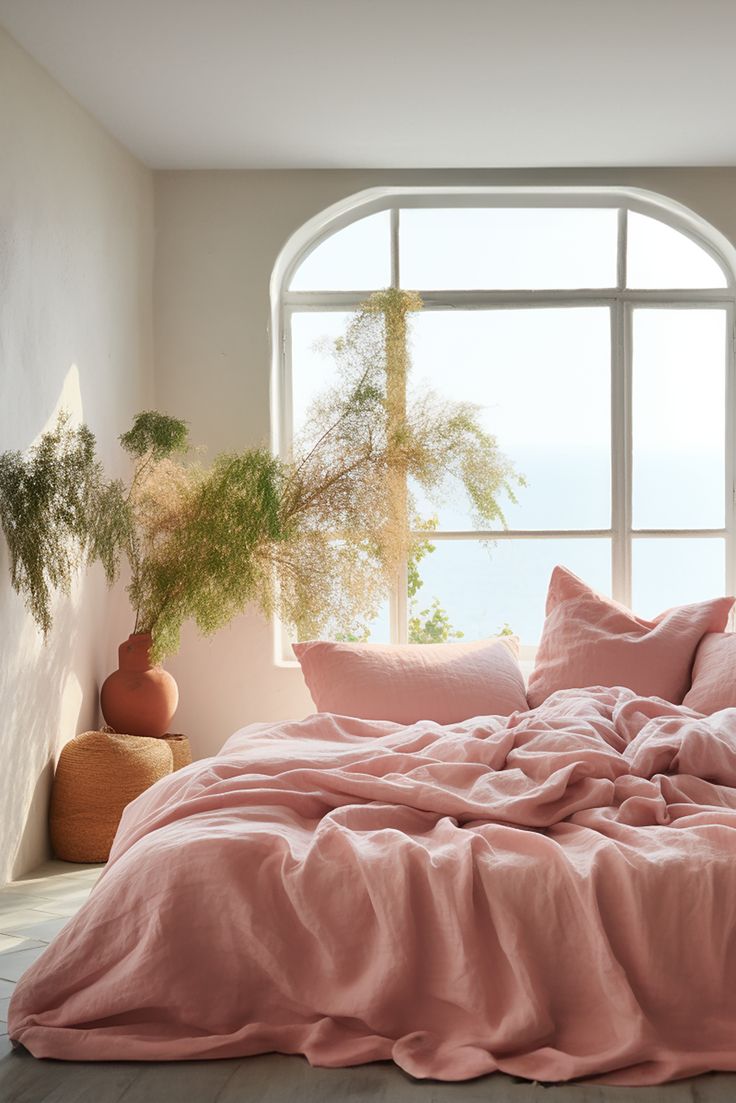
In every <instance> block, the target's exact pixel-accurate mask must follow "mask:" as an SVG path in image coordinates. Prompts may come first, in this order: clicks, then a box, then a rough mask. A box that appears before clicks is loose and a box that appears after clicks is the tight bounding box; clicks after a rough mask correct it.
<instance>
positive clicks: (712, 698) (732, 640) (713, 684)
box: [682, 632, 736, 713]
mask: <svg viewBox="0 0 736 1103" xmlns="http://www.w3.org/2000/svg"><path fill="white" fill-rule="evenodd" d="M682 703H683V705H687V707H688V708H691V709H695V711H696V712H703V713H711V712H720V710H721V709H735V708H736V633H733V632H709V633H708V635H707V636H704V637H703V639H702V640H701V642H700V647H699V648H698V650H697V651H696V653H695V665H694V667H693V684H692V686H691V687H690V691H689V693H688V694H687V696H686V697H685V700H684V701H683V702H682Z"/></svg>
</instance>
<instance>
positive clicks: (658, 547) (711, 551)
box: [632, 537, 726, 618]
mask: <svg viewBox="0 0 736 1103" xmlns="http://www.w3.org/2000/svg"><path fill="white" fill-rule="evenodd" d="M632 572H633V574H632V604H633V608H634V611H635V612H636V613H637V614H638V615H639V616H641V617H647V618H652V617H656V616H658V615H659V614H660V613H663V612H664V611H665V609H671V608H672V606H673V605H689V604H690V602H693V601H704V600H706V599H707V598H712V597H721V596H722V595H723V594H725V593H726V544H725V541H724V540H722V539H720V538H719V537H713V538H711V539H707V538H705V537H676V538H674V539H668V538H665V537H660V538H659V539H654V538H651V537H650V538H648V539H647V538H646V537H640V538H635V539H634V541H633V548H632Z"/></svg>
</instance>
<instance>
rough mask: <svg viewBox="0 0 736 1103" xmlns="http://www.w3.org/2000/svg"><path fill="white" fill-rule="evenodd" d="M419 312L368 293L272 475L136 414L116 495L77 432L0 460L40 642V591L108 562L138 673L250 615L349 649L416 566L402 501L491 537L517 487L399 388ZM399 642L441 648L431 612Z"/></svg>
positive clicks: (469, 410) (61, 428)
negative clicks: (275, 616) (138, 653)
mask: <svg viewBox="0 0 736 1103" xmlns="http://www.w3.org/2000/svg"><path fill="white" fill-rule="evenodd" d="M420 307H421V300H420V299H419V298H418V296H416V295H413V294H409V293H407V292H402V291H395V290H388V291H382V292H378V293H377V294H376V295H373V296H371V298H370V300H369V301H368V302H367V303H366V304H365V305H364V307H363V308H362V309H361V310H360V311H359V312H358V313H357V314H356V315H355V316H354V318H353V319H352V320H351V322H350V323H349V325H348V327H347V330H346V332H345V335H344V336H343V337H341V338H340V339H339V340H338V341H336V342H334V344H333V345H332V346H331V348H330V349H329V350H328V351H329V353H330V355H332V356H333V357H334V360H335V366H336V372H337V381H336V383H335V385H334V386H333V387H331V388H329V389H327V390H326V391H325V392H324V393H323V394H322V395H321V396H320V397H319V398H318V399H317V401H316V402H315V403H314V404H313V406H312V408H311V410H310V411H309V415H308V417H307V422H306V425H305V428H304V431H303V433H302V435H301V436H300V438H299V439H298V440H297V441H296V442H295V447H294V453H293V456H292V457H291V459H290V460H289V461H284V460H281V459H278V458H276V457H274V456H272V455H271V454H270V452H269V451H267V450H266V449H264V448H252V449H248V450H246V451H244V452H241V453H233V454H226V455H221V456H218V457H217V458H216V459H215V460H214V462H213V463H212V465H211V466H210V467H205V466H203V465H202V464H201V463H200V462H198V461H196V460H193V459H192V457H191V456H189V455H188V454H187V453H188V448H189V439H188V429H187V426H186V424H185V423H184V422H182V421H180V420H178V419H176V418H172V417H168V416H166V415H164V414H159V413H157V412H155V411H150V410H149V411H145V412H144V413H141V414H139V415H138V416H137V417H136V419H135V421H134V423H133V425H132V427H131V429H130V430H129V431H128V432H127V433H124V434H123V435H122V437H121V438H120V442H121V444H122V446H123V448H124V449H125V450H126V451H127V452H128V453H129V455H130V456H131V457H132V459H133V461H134V470H133V474H132V478H131V481H130V484H129V486H128V487H127V489H126V487H125V486H124V485H123V484H122V483H121V482H119V481H107V480H106V479H105V477H104V474H103V471H102V468H101V465H100V464H99V462H98V460H97V459H96V457H95V442H94V438H93V436H92V434H91V433H90V431H89V430H88V429H86V428H85V427H84V426H82V427H81V428H80V429H77V430H71V429H69V428H68V425H67V422H66V420H64V419H63V418H62V419H60V421H59V423H58V425H57V427H56V429H55V430H54V431H52V432H51V433H46V434H44V436H43V437H42V438H41V440H40V442H39V444H38V445H37V446H36V447H35V448H34V449H31V451H30V452H29V453H28V454H27V455H26V456H23V455H21V454H20V453H17V452H8V453H5V454H4V455H3V456H1V457H0V521H1V522H2V526H3V528H4V530H5V534H6V536H7V539H8V545H9V547H10V554H11V574H12V581H13V585H14V586H15V587H16V589H17V590H18V591H19V592H22V593H23V595H24V597H25V599H26V602H27V604H28V607H29V609H30V610H31V612H32V613H33V616H34V617H35V618H36V620H37V621H38V623H39V625H40V626H41V628H42V629H43V631H44V632H47V631H48V629H49V627H50V625H51V612H50V599H51V593H52V591H53V590H54V589H57V588H58V589H61V590H68V588H69V584H70V580H71V577H72V575H73V572H74V570H75V569H76V568H77V567H80V566H82V565H84V564H85V563H87V562H89V561H90V560H92V559H99V560H100V561H101V562H102V564H103V566H104V568H105V571H106V573H107V577H108V579H109V580H112V579H114V577H115V576H116V573H117V568H118V562H119V559H120V557H121V555H123V554H124V555H125V556H126V557H127V559H128V561H129V564H130V569H131V578H130V583H129V586H128V593H129V596H130V599H131V603H132V605H133V609H134V611H135V631H139V632H143V631H147V632H150V633H151V634H152V637H153V650H152V657H153V658H154V660H159V659H161V658H163V657H164V656H165V655H167V654H171V653H172V652H174V651H176V649H177V648H178V646H179V633H180V630H181V626H182V624H183V623H184V622H185V621H187V620H189V619H191V620H193V621H194V622H195V623H196V624H197V626H198V627H199V629H200V630H201V631H202V632H205V633H209V632H214V631H217V630H218V629H219V628H221V627H223V626H224V625H225V624H227V623H228V622H229V621H231V620H232V619H233V617H235V616H236V615H238V614H239V613H241V612H242V611H244V610H245V609H246V608H247V607H248V606H249V605H251V604H252V605H254V606H255V607H256V608H258V609H260V610H261V611H262V612H263V613H265V614H267V615H268V614H271V613H273V612H278V613H279V614H280V616H281V617H282V619H283V620H284V621H285V622H287V623H288V624H290V625H293V626H295V627H296V629H297V631H298V633H299V634H300V636H301V637H302V638H304V637H305V636H314V635H317V634H319V633H321V632H322V631H323V630H324V629H325V628H326V627H329V629H330V630H331V631H333V632H336V633H339V634H342V635H343V636H347V637H354V638H363V637H364V636H365V634H366V632H367V626H368V624H369V623H370V621H371V620H372V619H373V618H375V616H376V615H377V611H378V608H379V607H380V604H381V602H382V600H384V599H385V597H386V595H387V594H388V592H389V590H390V589H391V587H392V585H393V584H394V582H395V578H396V571H397V569H398V565H399V564H400V563H401V562H403V561H404V559H405V558H406V559H408V562H409V572H410V587H411V586H414V589H413V591H411V597H412V599H413V600H415V599H416V592H417V590H418V588H419V586H421V579H420V578H419V573H418V563H419V562H420V560H421V558H422V556H423V555H425V554H427V551H428V550H430V549H431V545H430V544H429V543H427V542H424V543H422V542H419V543H416V542H415V543H414V544H412V540H411V537H410V535H409V524H408V518H409V517H410V516H412V514H413V513H414V508H415V507H414V503H413V500H412V496H411V493H410V490H409V487H410V485H411V484H412V482H415V483H416V484H417V485H418V486H419V487H420V488H421V489H422V491H423V492H424V494H425V496H426V497H428V498H429V499H430V500H433V499H437V498H439V497H441V496H443V495H447V494H452V493H454V492H457V491H460V492H463V493H465V495H466V496H467V499H468V501H469V503H470V506H471V509H472V511H473V513H474V515H475V517H476V518H477V521H478V524H479V526H483V527H485V526H488V525H491V524H503V521H504V518H503V512H502V509H501V506H500V504H499V496H500V495H501V494H502V493H506V495H507V496H508V497H509V498H511V499H513V497H514V488H515V487H516V486H517V485H518V484H519V483H520V482H521V480H520V478H519V477H518V476H517V475H516V473H515V472H514V470H513V467H512V465H511V464H510V463H509V461H508V460H506V458H505V457H504V456H503V455H502V454H501V453H500V451H499V449H498V446H497V443H496V440H495V438H494V437H493V436H492V435H490V434H489V433H487V432H486V431H485V430H484V429H483V428H482V426H481V424H480V420H479V413H478V410H477V409H476V408H475V407H473V406H471V405H468V404H466V403H457V402H452V401H449V400H447V399H445V398H440V397H439V396H438V395H436V394H433V393H431V392H425V393H423V394H416V393H414V392H413V390H412V388H411V385H410V383H411V381H410V368H411V364H410V357H409V329H410V326H409V322H410V315H411V313H412V312H413V311H415V310H418V309H419V308H420ZM410 627H411V634H412V638H413V639H416V640H421V641H430V640H431V641H434V640H443V639H450V638H458V637H459V636H460V635H461V633H458V632H456V631H455V630H454V629H453V628H452V626H451V625H450V623H449V620H448V617H447V614H446V613H445V612H444V610H442V609H441V608H440V606H439V603H438V601H436V600H435V601H434V602H432V603H430V604H429V606H428V607H427V608H426V609H421V610H419V609H417V608H416V604H415V605H413V606H412V609H411V626H410Z"/></svg>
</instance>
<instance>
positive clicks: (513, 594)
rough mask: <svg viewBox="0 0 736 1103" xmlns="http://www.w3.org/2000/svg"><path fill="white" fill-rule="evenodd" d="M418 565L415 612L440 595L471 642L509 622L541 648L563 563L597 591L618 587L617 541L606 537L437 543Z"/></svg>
mask: <svg viewBox="0 0 736 1103" xmlns="http://www.w3.org/2000/svg"><path fill="white" fill-rule="evenodd" d="M433 547H434V549H435V550H434V551H432V552H430V553H428V554H427V555H426V556H425V557H424V558H423V559H422V560H421V562H420V563H419V564H418V568H419V575H420V578H421V580H422V583H423V585H422V587H421V588H420V589H419V591H418V592H417V594H416V595H415V598H414V599H413V602H411V603H410V604H411V606H412V607H411V608H410V611H409V615H410V617H411V616H412V614H413V615H414V616H419V620H420V623H421V622H423V621H424V620H426V619H427V618H426V617H422V616H421V615H420V614H422V613H423V611H424V610H425V609H426V610H429V615H430V616H431V614H432V601H433V600H434V599H437V600H438V602H439V606H440V609H444V611H445V612H446V613H447V616H448V618H449V622H450V625H451V627H452V628H453V629H454V630H457V631H461V632H463V633H464V638H465V639H467V640H474V639H482V638H483V637H485V636H492V635H495V634H496V633H498V632H499V631H500V630H501V629H502V628H503V626H504V625H505V624H508V625H509V627H510V628H511V629H512V631H513V632H514V633H516V635H518V636H519V637H520V638H521V643H522V644H523V645H536V644H537V643H538V642H539V637H540V635H541V632H542V624H543V622H544V605H545V599H546V595H547V586H548V585H549V578H550V574H551V573H552V568H553V567H554V566H556V565H557V564H558V563H561V564H564V565H565V566H566V567H569V568H570V570H572V571H574V572H575V574H577V575H580V577H581V578H584V579H585V581H586V582H587V583H589V584H590V585H591V586H593V587H594V588H595V589H596V590H599V591H601V592H602V593H605V594H610V592H611V543H610V541H609V540H607V539H581V540H570V539H568V540H563V539H559V540H558V539H554V540H553V539H550V540H523V539H517V540H499V541H497V542H496V543H495V544H490V545H489V544H486V543H481V542H480V541H476V540H437V541H435V543H434V545H433Z"/></svg>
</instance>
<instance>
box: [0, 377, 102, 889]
mask: <svg viewBox="0 0 736 1103" xmlns="http://www.w3.org/2000/svg"><path fill="white" fill-rule="evenodd" d="M57 396H58V397H57V398H56V401H54V402H52V404H51V406H52V408H51V412H48V407H47V409H46V410H42V409H40V408H39V409H38V410H37V414H36V416H37V418H38V420H37V422H36V425H35V427H34V430H35V431H34V430H31V431H29V432H28V433H27V434H25V433H24V434H23V435H22V439H21V440H18V439H17V436H16V440H15V442H14V445H15V447H18V448H21V449H23V448H27V447H28V446H29V445H30V444H32V443H33V441H34V440H37V439H38V436H39V435H40V434H41V433H42V432H43V431H44V430H45V429H47V428H50V427H51V426H52V425H53V424H54V422H55V421H56V416H57V414H58V412H59V410H61V409H62V408H64V409H66V410H68V411H69V412H70V414H71V415H72V420H73V421H74V422H77V421H81V420H82V417H83V403H82V395H81V385H80V377H79V372H78V370H77V368H76V366H75V365H74V364H72V366H71V367H70V368H69V369H68V370H67V371H66V373H65V375H64V377H63V378H62V379H61V380H60V385H59V388H58V391H57ZM3 444H5V441H4V442H3ZM118 606H119V602H118V601H117V600H116V598H115V597H113V598H111V596H110V595H109V594H108V592H107V588H106V585H105V579H104V576H103V573H102V570H101V568H100V567H99V566H95V567H94V568H93V569H91V570H89V571H87V572H86V573H85V574H84V575H83V576H81V577H80V578H79V579H78V580H76V582H75V584H74V586H73V588H72V593H71V595H70V597H59V598H58V599H57V600H56V602H55V605H54V609H53V612H54V624H53V627H52V629H51V632H50V633H49V637H48V639H47V640H46V641H45V642H44V639H43V637H42V635H41V633H40V632H39V630H38V629H37V627H36V625H35V622H34V621H33V619H32V617H31V616H30V615H29V614H28V613H27V612H26V609H25V605H24V603H23V599H22V597H20V596H19V595H18V594H16V593H15V591H14V590H13V589H12V588H11V585H10V572H9V553H8V548H7V544H6V542H5V539H4V536H3V535H2V532H0V625H2V631H1V632H0V763H2V769H1V770H0V885H2V884H3V883H4V882H5V881H6V880H9V879H12V878H14V877H18V876H20V875H21V874H23V873H25V872H27V871H28V870H29V869H33V868H34V867H35V866H37V865H38V864H39V863H40V862H42V861H44V860H45V859H46V858H47V857H48V855H49V841H48V807H49V799H50V794H51V783H52V781H53V774H54V768H55V764H56V758H57V756H58V754H59V751H60V750H61V748H62V746H63V745H64V743H66V742H67V741H68V740H69V739H71V738H72V737H73V736H74V735H75V734H77V733H78V732H80V731H83V730H85V729H88V728H94V727H96V726H97V720H98V695H99V679H100V677H101V676H102V674H103V672H104V671H105V670H106V669H107V668H108V667H109V665H110V662H111V648H110V635H111V628H112V630H113V632H114V631H115V626H116V625H117V622H118V621H119V620H120V619H121V618H120V617H119V615H118Z"/></svg>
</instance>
